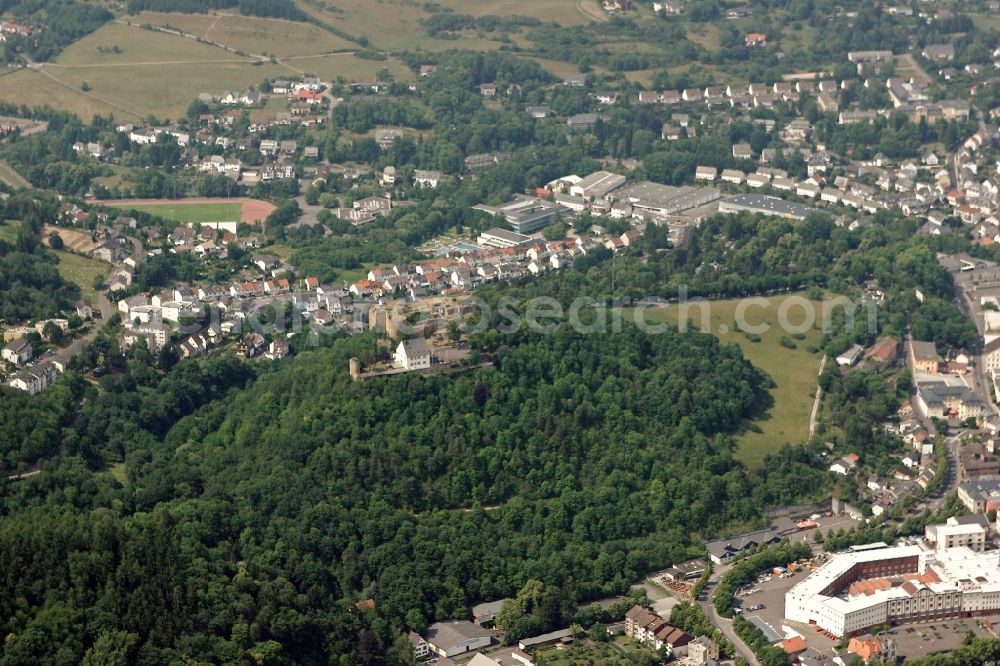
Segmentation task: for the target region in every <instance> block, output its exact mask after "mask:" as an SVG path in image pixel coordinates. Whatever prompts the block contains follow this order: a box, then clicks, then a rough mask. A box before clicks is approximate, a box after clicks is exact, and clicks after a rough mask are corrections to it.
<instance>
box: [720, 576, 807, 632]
mask: <svg viewBox="0 0 1000 666" xmlns="http://www.w3.org/2000/svg"><path fill="white" fill-rule="evenodd" d="M805 576H806V573H805V572H802V573H795V574H793V575H791V576H789V577H788V578H781V577H780V576H777V575H775V576H772V577H771V580H769V581H766V582H757V583H754V584H753V586H752V587H751V589H753V590H757V592H753V593H752V594H741V595H737V597H736V601H737V604H739V605H740V606H742V607H743V608H744V609H745V610H744V612H743V616H744V617H746V618H750V617H754V616H757V617H759V618H760V619H762V620H764V622H766V623H767V624H769V625H771V627H773V628H774V630H775V631H776V632H777V633H778V634H782V635H784V632H783V631H782V630H781V626H782V625H783V624H786V623H785V592H787V591H788V590H789V589H791V587H792V586H793V585H795V584H796V583H798V582H800V581H802V580H803V579H804V578H805ZM758 604H764V608H763V609H760V610H755V611H751V610H749V609H750V607H752V606H756V605H758ZM803 637H805V636H804V634H803ZM806 640H808V638H807V639H806Z"/></svg>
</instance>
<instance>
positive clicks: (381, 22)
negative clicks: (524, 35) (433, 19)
mask: <svg viewBox="0 0 1000 666" xmlns="http://www.w3.org/2000/svg"><path fill="white" fill-rule="evenodd" d="M297 4H298V5H299V7H300V8H301V9H302V10H303V11H305V12H306V13H307V14H310V15H312V16H314V17H316V18H317V19H319V20H320V21H323V22H324V23H327V24H329V25H335V26H337V27H338V28H340V29H342V30H343V31H344V32H346V33H347V34H349V35H352V36H357V37H365V38H366V39H368V40H369V41H370V42H371V45H372V47H373V48H376V49H379V50H393V51H399V50H405V49H425V50H428V51H440V50H445V49H452V48H468V49H476V50H493V49H496V48H499V46H500V41H499V40H498V39H488V38H483V37H482V36H480V35H479V34H478V33H476V32H475V31H469V32H467V33H463V34H461V35H459V36H458V38H456V39H443V38H437V37H431V36H430V35H428V34H427V32H426V31H425V30H424V29H423V27H422V26H421V21H422V20H424V19H426V18H427V17H428V16H430V13H429V12H427V11H426V10H425V9H424V3H423V2H418V1H417V0H342V1H338V2H336V3H334V2H328V1H327V0H299V1H298V2H297ZM439 4H441V5H442V6H444V7H447V8H449V9H451V10H453V11H455V12H456V13H460V14H470V15H473V16H486V15H492V16H509V15H511V14H519V15H522V16H533V17H536V18H538V19H539V20H541V21H558V22H559V23H560V24H561V25H564V26H572V25H580V24H582V23H590V22H593V21H594V20H595V19H597V16H591V15H589V14H588V13H587V12H585V11H583V10H582V9H581V6H582V5H584V4H594V7H593V10H595V11H596V13H597V15H598V16H601V18H604V17H603V15H602V12H601V11H600V9H599V8H598V7H597V6H596V3H594V2H593V0H539V1H538V2H532V3H525V2H521V1H520V0H487V1H485V2H476V3H470V2H468V0H443V1H442V2H440V3H439Z"/></svg>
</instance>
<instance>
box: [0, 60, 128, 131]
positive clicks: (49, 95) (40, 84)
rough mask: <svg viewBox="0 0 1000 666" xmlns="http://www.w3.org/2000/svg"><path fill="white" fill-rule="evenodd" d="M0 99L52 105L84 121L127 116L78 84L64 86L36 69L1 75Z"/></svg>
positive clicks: (19, 103)
mask: <svg viewBox="0 0 1000 666" xmlns="http://www.w3.org/2000/svg"><path fill="white" fill-rule="evenodd" d="M0 99H3V100H6V101H8V102H11V103H14V104H18V105H21V104H23V105H25V106H29V107H42V106H51V107H52V108H53V109H59V110H61V111H68V112H70V113H75V114H76V115H78V116H80V118H82V119H84V120H85V121H88V122H89V121H90V119H91V118H93V117H94V116H95V115H97V114H101V115H104V116H106V115H108V114H115V115H116V116H118V117H130V116H129V115H128V114H124V115H123V112H122V111H121V110H119V109H115V107H114V106H111V105H109V104H107V103H105V102H103V101H101V100H99V99H94V98H93V97H90V96H88V95H86V94H84V93H83V91H81V90H80V89H79V87H78V86H77V87H76V88H74V87H73V86H64V85H60V84H59V83H56V82H55V81H53V80H52V79H50V78H48V77H47V76H45V74H43V73H42V72H40V71H38V70H35V69H22V70H21V71H19V72H16V73H14V74H11V75H10V76H0Z"/></svg>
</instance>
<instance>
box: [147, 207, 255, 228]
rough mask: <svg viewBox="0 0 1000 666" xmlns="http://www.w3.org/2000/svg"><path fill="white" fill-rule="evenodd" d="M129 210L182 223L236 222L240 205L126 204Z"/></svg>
mask: <svg viewBox="0 0 1000 666" xmlns="http://www.w3.org/2000/svg"><path fill="white" fill-rule="evenodd" d="M128 208H129V209H130V210H137V211H139V212H141V213H149V214H150V215H157V216H159V217H162V218H163V219H165V220H171V221H174V222H181V223H183V224H187V223H192V224H199V223H202V222H238V221H239V220H240V214H241V209H242V206H241V204H238V203H187V204H186V203H178V204H176V205H175V204H172V203H171V204H151V205H136V206H128Z"/></svg>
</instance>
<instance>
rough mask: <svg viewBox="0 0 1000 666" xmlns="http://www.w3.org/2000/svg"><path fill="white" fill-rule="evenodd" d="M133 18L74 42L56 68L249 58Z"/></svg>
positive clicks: (110, 24) (58, 59)
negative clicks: (152, 27) (142, 24)
mask: <svg viewBox="0 0 1000 666" xmlns="http://www.w3.org/2000/svg"><path fill="white" fill-rule="evenodd" d="M130 20H132V21H133V23H134V25H125V24H123V23H109V24H108V25H106V26H104V27H103V28H101V29H100V30H98V31H96V32H93V33H91V34H90V35H87V36H86V37H84V38H83V39H81V40H80V41H78V42H74V43H73V44H71V45H70V46H68V47H67V48H66V50H65V51H63V52H62V53H61V54H60V55H59V57H58V58H57V59H56V67H55V68H54V69H62V68H65V67H74V68H76V67H86V66H99V65H103V66H108V67H110V66H122V65H127V66H133V65H138V64H141V63H174V62H183V63H201V62H206V61H212V62H214V61H220V60H221V61H237V62H239V61H248V60H249V58H244V57H241V56H238V55H236V54H235V53H230V52H228V51H226V50H224V49H220V48H219V47H217V46H210V45H208V44H203V43H199V42H197V41H195V40H194V39H190V38H188V37H182V36H180V35H172V34H169V33H166V32H160V31H157V30H146V29H144V28H140V27H139V25H138V22H137V20H136V18H135V17H133V18H132V19H130ZM115 47H117V50H116V49H115ZM49 66H50V65H46V67H49Z"/></svg>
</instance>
